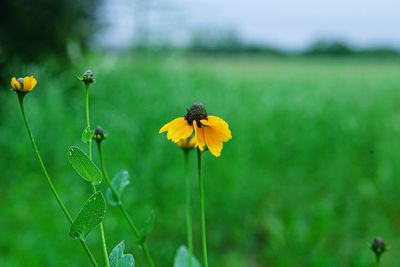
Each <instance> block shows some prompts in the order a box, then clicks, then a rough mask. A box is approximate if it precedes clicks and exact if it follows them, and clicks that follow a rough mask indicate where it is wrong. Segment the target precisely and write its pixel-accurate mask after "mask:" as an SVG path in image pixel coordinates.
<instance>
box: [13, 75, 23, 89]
mask: <svg viewBox="0 0 400 267" xmlns="http://www.w3.org/2000/svg"><path fill="white" fill-rule="evenodd" d="M11 87H12V88H13V89H14V90H19V89H21V84H20V83H19V82H18V81H17V79H16V78H15V77H12V79H11Z"/></svg>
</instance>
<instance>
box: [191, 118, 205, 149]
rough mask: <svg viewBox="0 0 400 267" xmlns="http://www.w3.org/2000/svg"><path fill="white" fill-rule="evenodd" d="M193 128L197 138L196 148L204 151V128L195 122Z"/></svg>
mask: <svg viewBox="0 0 400 267" xmlns="http://www.w3.org/2000/svg"><path fill="white" fill-rule="evenodd" d="M193 128H194V136H195V138H196V147H198V148H199V149H200V150H201V151H203V150H204V146H205V140H204V130H203V128H201V127H198V126H197V122H196V121H193Z"/></svg>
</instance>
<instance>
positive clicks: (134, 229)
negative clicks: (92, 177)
mask: <svg viewBox="0 0 400 267" xmlns="http://www.w3.org/2000/svg"><path fill="white" fill-rule="evenodd" d="M97 151H98V154H99V160H100V167H101V170H102V172H103V176H104V180H105V181H106V184H107V186H108V188H110V191H111V193H112V195H113V197H114V199H115V200H116V202H117V206H118V208H119V209H120V210H121V212H122V214H123V215H124V217H125V219H126V221H127V222H128V224H129V227H130V228H131V230H132V232H133V234H134V235H135V237H136V239H139V238H140V232H139V230H138V228H137V227H136V225H135V223H134V222H133V221H132V219H131V218H130V216H129V214H128V212H127V210H126V209H125V206H124V204H123V203H122V201H121V198H120V197H119V195H118V194H117V191H116V190H115V188H114V187H113V186H112V183H111V180H110V176H109V175H108V172H107V169H106V166H105V164H104V159H103V153H102V149H101V141H98V142H97ZM143 253H144V255H145V257H146V260H147V263H148V265H149V266H150V267H154V262H153V259H152V257H151V255H150V252H149V249H148V247H147V244H146V240H145V241H144V242H143Z"/></svg>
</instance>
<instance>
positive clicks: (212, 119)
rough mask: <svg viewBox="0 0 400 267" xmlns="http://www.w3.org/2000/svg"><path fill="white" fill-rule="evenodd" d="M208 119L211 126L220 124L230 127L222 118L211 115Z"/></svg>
mask: <svg viewBox="0 0 400 267" xmlns="http://www.w3.org/2000/svg"><path fill="white" fill-rule="evenodd" d="M207 119H208V121H209V122H210V123H211V124H219V123H221V124H225V125H226V126H228V123H227V122H226V121H224V120H223V119H221V118H220V117H217V116H213V115H209V116H208V117H207Z"/></svg>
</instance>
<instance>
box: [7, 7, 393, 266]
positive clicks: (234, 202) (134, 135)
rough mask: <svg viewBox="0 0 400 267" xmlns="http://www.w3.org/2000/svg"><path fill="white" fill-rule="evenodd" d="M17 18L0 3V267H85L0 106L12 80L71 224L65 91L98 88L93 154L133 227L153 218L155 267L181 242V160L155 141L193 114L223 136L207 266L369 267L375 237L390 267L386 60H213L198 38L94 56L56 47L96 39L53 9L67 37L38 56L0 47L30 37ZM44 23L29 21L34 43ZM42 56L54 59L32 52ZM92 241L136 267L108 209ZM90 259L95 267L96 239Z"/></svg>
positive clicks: (214, 161)
mask: <svg viewBox="0 0 400 267" xmlns="http://www.w3.org/2000/svg"><path fill="white" fill-rule="evenodd" d="M20 2H21V3H19V2H18V1H13V2H11V1H4V2H1V3H0V10H5V9H4V8H6V9H12V8H16V7H19V8H20V9H21V12H19V13H16V15H15V17H12V16H10V15H9V16H8V19H5V18H4V17H1V16H0V18H3V19H2V20H3V22H2V23H1V24H0V39H1V40H2V42H1V45H0V56H1V57H0V65H1V66H2V69H3V71H2V73H0V82H1V87H2V88H3V90H0V101H1V103H2V104H1V105H0V129H1V130H0V155H1V158H0V182H1V186H0V196H1V200H2V201H1V202H0V266H5V267H9V266H10V267H11V266H89V261H88V259H87V257H86V256H85V254H84V253H83V251H82V249H81V247H80V245H79V243H78V242H76V241H74V240H71V239H70V238H69V237H68V231H69V225H68V223H67V221H66V220H65V218H64V216H63V214H62V213H61V211H60V210H59V208H58V206H57V203H56V202H55V200H54V199H53V196H52V195H51V192H50V190H49V188H48V186H47V184H46V182H45V178H44V177H43V175H42V173H41V170H40V168H39V165H38V162H37V160H36V158H35V155H34V152H33V150H32V148H31V144H30V142H29V139H28V136H27V134H26V131H25V128H24V125H23V121H22V117H21V114H20V111H19V107H18V102H17V97H16V95H15V93H13V92H10V91H8V90H7V89H9V88H10V86H9V79H10V77H11V76H14V75H15V76H17V77H18V76H23V75H25V74H27V75H28V74H34V75H35V76H36V77H37V79H38V85H37V88H36V89H35V90H34V92H33V93H31V94H29V95H28V96H27V97H26V100H25V105H26V111H27V115H28V118H29V120H30V122H31V126H32V130H33V133H34V135H35V138H36V141H37V144H38V146H39V149H40V151H41V153H42V156H43V159H44V161H45V164H46V166H47V168H48V171H49V173H50V175H51V176H52V177H53V179H54V182H55V184H56V187H57V188H58V190H59V193H60V195H61V196H62V198H63V199H64V201H65V204H66V206H67V207H68V208H69V210H70V211H71V213H72V215H73V217H75V216H76V214H77V213H78V211H79V210H80V207H81V206H82V204H83V203H84V202H85V201H86V199H87V198H88V197H89V195H90V192H91V190H90V186H89V185H88V184H87V183H86V182H85V181H84V180H83V179H81V178H80V177H78V175H77V174H76V173H75V171H74V170H73V169H72V167H71V166H70V164H69V163H68V160H67V150H68V147H69V146H71V145H77V146H79V147H81V148H82V149H85V147H86V145H85V144H83V143H82V141H81V133H82V131H83V130H84V128H85V117H84V95H83V85H82V83H81V82H80V81H79V80H78V79H77V76H78V75H81V74H82V73H83V72H84V71H85V69H86V68H91V69H92V70H93V72H94V73H95V75H96V83H94V84H93V85H92V87H91V89H90V90H91V116H92V124H93V126H96V125H100V126H102V127H103V128H104V129H105V131H106V132H107V133H108V139H107V140H106V141H105V142H104V147H103V149H104V153H105V155H104V156H105V161H106V164H107V165H108V169H109V172H110V174H111V175H114V174H116V173H117V172H118V171H120V170H123V169H126V170H128V171H129V173H130V176H131V185H130V186H129V187H128V188H127V191H126V193H125V195H124V201H125V203H126V204H127V207H128V210H129V213H130V214H131V216H132V217H133V219H134V221H135V222H136V223H137V224H138V225H141V224H142V223H143V221H144V220H145V219H146V217H147V216H148V215H149V214H150V213H151V211H154V212H155V215H156V225H155V229H154V232H153V233H152V234H151V236H150V237H149V239H148V244H149V248H150V250H151V252H152V254H153V256H154V258H155V262H156V265H157V266H159V267H167V266H172V264H173V258H174V254H175V252H176V250H177V249H178V247H179V246H180V245H181V244H185V242H186V235H185V234H186V229H185V213H184V212H185V203H184V180H183V165H182V164H183V153H182V151H180V149H179V148H178V147H177V146H176V145H174V144H173V143H171V142H170V141H168V140H166V137H165V135H160V134H158V130H159V128H160V127H161V126H162V125H164V124H165V123H167V122H169V121H170V120H171V119H173V118H176V117H178V116H183V115H184V114H185V113H186V108H188V107H190V105H191V104H192V103H194V102H202V103H204V104H205V106H206V109H207V111H208V113H209V114H210V115H217V116H220V117H222V118H224V119H225V120H226V121H227V122H228V123H229V125H230V128H231V130H232V134H233V139H232V140H231V141H230V142H228V143H226V145H225V146H224V149H223V152H222V156H221V157H220V158H214V157H212V156H211V155H210V154H209V153H206V154H205V155H204V165H203V167H204V176H205V181H206V198H207V199H206V207H207V210H206V219H207V228H208V247H209V261H210V265H211V266H218V267H228V266H229V267H243V266H248V267H258V266H279V267H280V266H315V267H316V266H327V267H329V266H332V267H333V266H355V267H367V266H373V265H374V255H373V253H372V252H371V251H370V248H369V246H370V242H372V240H373V238H374V237H375V236H382V237H383V238H384V239H385V240H386V241H387V243H388V244H389V246H390V247H391V251H390V252H388V253H387V254H385V255H384V256H383V260H382V266H400V263H399V262H398V260H396V259H397V255H396V251H397V250H398V248H399V247H400V239H399V234H400V228H399V225H400V209H399V207H398V205H397V202H398V196H399V190H400V180H399V179H398V173H399V171H400V165H399V162H400V152H399V151H400V142H399V141H398V140H399V136H400V105H399V103H400V93H399V77H400V61H399V58H400V57H399V55H398V51H397V50H395V49H387V48H382V47H375V48H372V49H361V50H360V49H356V48H353V47H351V46H347V45H346V44H345V43H342V42H327V43H326V42H319V43H316V44H315V45H313V46H310V48H308V49H307V50H302V51H297V52H295V53H293V52H288V51H285V50H282V49H279V47H278V48H276V47H275V48H271V47H269V46H267V45H263V46H260V45H248V44H245V43H244V42H239V41H238V39H237V38H236V37H235V38H234V37H232V35H230V34H227V35H226V36H225V37H226V38H225V37H224V38H222V39H223V41H221V38H220V36H219V37H218V38H217V40H214V41H213V42H211V45H210V43H209V42H208V41H210V39H209V38H208V37H209V35H206V36H205V37H204V36H203V39H201V38H200V39H198V37H199V36H196V38H197V39H196V38H193V40H197V41H196V43H195V44H194V43H191V44H190V45H189V46H187V47H184V48H182V47H171V46H169V45H166V44H165V43H163V44H161V45H159V46H153V45H152V44H148V43H145V44H143V42H138V43H137V46H136V47H131V48H129V49H126V50H124V51H121V50H108V49H104V48H98V47H97V48H96V49H94V48H93V47H92V46H91V44H90V38H87V37H88V36H86V35H82V34H81V33H79V32H75V31H68V29H69V28H68V27H69V26H71V29H72V28H73V24H72V22H74V23H78V22H79V23H82V24H81V26H79V27H83V29H89V28H90V27H92V26H96V27H100V26H99V25H98V24H97V23H98V19H96V17H95V16H89V15H88V13H87V12H88V11H90V10H91V9H90V8H89V9H88V8H87V7H86V8H82V9H80V8H79V7H81V6H80V5H79V4H77V3H78V2H77V1H71V2H68V1H64V2H60V3H59V5H60V6H58V7H57V9H56V10H58V11H59V12H58V13H57V18H58V19H59V21H60V22H57V23H56V24H55V25H64V27H62V26H60V28H59V29H60V31H63V29H64V30H65V34H61V33H60V32H58V31H56V30H54V31H52V30H48V31H42V33H41V34H42V35H40V36H41V38H38V40H35V41H33V47H35V49H33V50H32V49H26V50H25V49H20V47H19V46H16V47H13V46H12V45H11V46H8V45H7V44H9V43H11V44H12V43H13V41H16V40H19V39H18V38H21V35H19V34H15V33H20V32H22V31H23V30H25V29H26V27H30V26H29V23H30V22H26V21H25V22H24V20H22V19H21V17H19V16H23V15H24V14H26V13H24V12H23V10H24V9H23V8H24V5H23V3H25V2H24V1H20ZM75 2H76V3H75ZM99 3H100V2H97V3H96V1H93V3H92V7H94V6H96V5H97V4H99ZM18 4H19V6H18ZM7 5H8V6H7ZM13 5H16V6H13ZM38 5H39V6H42V7H44V6H45V7H47V8H48V9H41V11H42V12H43V11H45V10H52V9H51V8H52V7H53V6H51V5H53V4H52V2H51V1H45V0H40V1H38ZM49 5H50V6H49ZM89 6H90V5H89ZM63 7H65V8H63ZM25 8H27V9H29V8H31V7H30V6H29V5H28V6H25ZM53 8H55V7H53ZM71 10H72V11H71ZM78 11H79V12H78ZM89 13H90V12H89ZM46 16H47V15H43V18H46ZM39 17H40V16H39ZM63 17H65V18H66V19H62V18H63ZM73 18H76V19H73ZM43 20H44V21H41V20H40V19H39V18H38V19H37V20H35V21H36V23H37V25H38V26H36V27H31V29H32V31H35V30H38V29H40V28H41V26H40V25H42V24H41V23H47V22H46V21H45V19H43ZM5 21H8V22H7V23H8V24H7V23H5ZM65 21H67V22H68V21H71V25H69V24H68V23H66V22H65ZM18 23H20V24H18ZM27 23H28V24H27ZM99 24H101V23H99ZM7 25H13V27H12V28H10V27H9V26H7ZM89 26H90V27H89ZM81 29H82V28H81ZM94 29H96V28H94ZM94 32H95V31H94ZM12 33H14V35H13V34H12ZM38 34H40V33H38ZM53 34H54V35H57V37H54V36H53ZM32 35H33V36H37V35H35V34H34V33H32ZM60 36H61V37H60ZM53 37H54V39H53ZM42 38H43V40H42ZM88 39H89V40H88ZM5 40H7V41H5ZM45 40H57V44H59V45H54V46H53V45H49V46H44V45H41V44H40V42H41V41H45ZM204 40H206V41H207V42H204ZM211 40H212V38H211ZM20 41H21V40H19V41H18V42H20ZM44 43H45V42H44ZM21 47H22V48H24V47H25V46H21ZM26 47H30V46H29V45H27V46H26ZM94 160H95V161H96V162H98V157H97V155H96V154H95V156H94ZM190 178H191V180H192V185H193V188H192V189H193V194H194V201H193V205H194V220H195V222H194V229H195V235H194V236H195V241H196V242H195V250H196V251H195V252H196V256H197V257H198V258H201V244H200V225H199V203H198V200H197V193H198V188H197V178H196V158H195V153H194V152H192V153H191V160H190ZM101 189H102V190H103V192H104V191H105V185H102V186H101ZM105 228H106V235H107V242H108V248H109V250H111V249H112V248H113V247H114V246H115V245H117V244H118V243H119V242H120V241H121V240H125V243H126V251H127V252H130V253H132V254H133V255H134V256H135V259H136V263H137V266H139V267H140V266H146V262H145V260H144V258H143V255H142V253H141V250H140V249H139V248H138V247H137V246H136V245H135V239H134V237H133V236H132V234H131V232H130V230H129V228H128V225H127V224H126V222H125V221H124V219H123V217H122V216H121V214H120V212H119V210H117V209H116V208H114V207H108V209H107V213H106V217H105ZM88 244H89V246H90V247H91V249H93V251H94V253H95V256H96V257H97V258H98V259H99V261H100V260H101V248H100V245H99V237H98V232H97V231H93V232H92V233H91V234H90V235H89V237H88Z"/></svg>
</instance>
